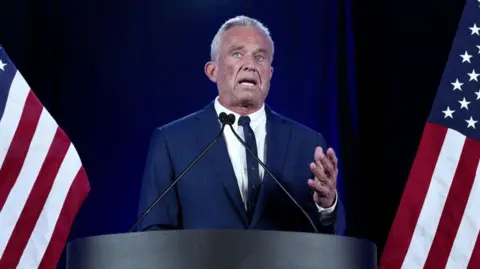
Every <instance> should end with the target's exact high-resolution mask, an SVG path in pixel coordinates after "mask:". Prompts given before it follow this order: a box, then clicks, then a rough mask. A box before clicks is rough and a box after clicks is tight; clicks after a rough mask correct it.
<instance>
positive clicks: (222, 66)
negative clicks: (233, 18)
mask: <svg viewBox="0 0 480 269" xmlns="http://www.w3.org/2000/svg"><path fill="white" fill-rule="evenodd" d="M271 58H272V44H271V43H270V41H269V39H268V38H267V36H266V35H264V34H263V33H262V32H260V31H259V30H256V29H254V28H250V27H238V26H237V27H233V28H231V29H229V30H227V31H226V32H224V33H223V35H222V37H221V41H220V47H219V55H218V60H217V62H216V63H210V64H211V67H213V68H212V69H211V72H210V74H211V75H209V77H210V78H211V79H212V80H213V81H215V82H217V87H218V90H219V96H220V101H221V102H223V104H224V105H226V106H227V107H250V108H260V107H261V105H262V104H263V102H264V101H265V98H266V97H267V94H268V91H269V88H270V79H271V77H272V71H273V69H272V66H271ZM207 66H208V64H207ZM207 75H208V67H207Z"/></svg>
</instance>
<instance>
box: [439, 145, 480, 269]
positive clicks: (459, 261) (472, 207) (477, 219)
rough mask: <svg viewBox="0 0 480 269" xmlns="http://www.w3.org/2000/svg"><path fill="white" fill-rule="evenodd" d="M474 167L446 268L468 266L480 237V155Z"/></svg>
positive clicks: (477, 266)
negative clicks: (471, 183) (479, 159)
mask: <svg viewBox="0 0 480 269" xmlns="http://www.w3.org/2000/svg"><path fill="white" fill-rule="evenodd" d="M476 144H477V145H478V144H480V143H478V142H476ZM476 147H477V150H476V152H475V153H476V154H477V155H479V154H480V149H479V146H476ZM473 167H476V175H475V179H474V182H473V186H472V189H471V191H465V192H464V195H466V194H468V193H469V196H468V201H467V205H466V206H465V212H464V213H463V218H462V222H461V223H460V227H459V229H458V232H457V236H456V237H455V241H454V243H453V246H452V251H451V252H450V256H449V258H448V263H447V266H446V268H451V269H457V268H458V269H461V268H467V266H468V263H469V260H470V257H471V254H472V252H473V248H474V246H475V244H476V240H477V237H478V232H479V229H480V212H479V210H478V209H479V208H480V164H479V162H478V156H477V163H476V164H475V165H473ZM478 254H479V253H477V255H478ZM479 267H480V266H479V264H478V261H477V265H476V266H475V267H474V268H479Z"/></svg>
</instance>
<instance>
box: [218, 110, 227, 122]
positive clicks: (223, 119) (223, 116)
mask: <svg viewBox="0 0 480 269" xmlns="http://www.w3.org/2000/svg"><path fill="white" fill-rule="evenodd" d="M218 119H219V120H220V122H221V123H222V124H223V125H225V124H229V117H228V116H227V113H225V112H222V113H220V115H218Z"/></svg>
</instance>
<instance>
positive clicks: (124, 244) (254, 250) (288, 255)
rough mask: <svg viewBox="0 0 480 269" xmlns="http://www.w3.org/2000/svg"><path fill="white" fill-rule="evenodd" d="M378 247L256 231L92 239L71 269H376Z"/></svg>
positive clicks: (79, 244) (72, 257) (75, 249)
mask: <svg viewBox="0 0 480 269" xmlns="http://www.w3.org/2000/svg"><path fill="white" fill-rule="evenodd" d="M376 262H377V257H376V247H375V245H374V244H372V243H370V242H368V241H364V240H360V239H355V238H349V237H343V236H334V235H325V234H311V233H300V232H298V233H295V232H275V231H252V230H247V231H244V230H232V231H230V230H178V231H155V232H138V233H126V234H112V235H101V236H93V237H88V238H83V239H78V240H75V241H73V242H71V243H69V244H68V247H67V268H68V269H108V268H115V269H127V268H128V269H130V268H135V269H147V268H155V269H163V268H168V269H202V268H208V269H216V268H218V269H230V268H232V269H236V268H242V269H247V268H248V269H263V268H268V269H296V268H301V269H307V268H316V269H319V268H322V269H344V268H345V269H347V268H348V269H374V268H377V266H376Z"/></svg>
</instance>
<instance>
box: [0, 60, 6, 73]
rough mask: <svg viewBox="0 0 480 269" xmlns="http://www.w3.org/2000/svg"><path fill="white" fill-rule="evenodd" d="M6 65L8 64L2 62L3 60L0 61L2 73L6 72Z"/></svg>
mask: <svg viewBox="0 0 480 269" xmlns="http://www.w3.org/2000/svg"><path fill="white" fill-rule="evenodd" d="M6 65H7V64H6V63H4V62H2V60H0V69H1V70H2V71H5V66H6Z"/></svg>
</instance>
